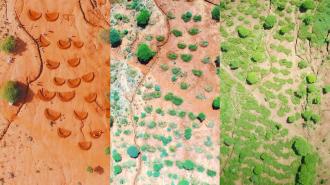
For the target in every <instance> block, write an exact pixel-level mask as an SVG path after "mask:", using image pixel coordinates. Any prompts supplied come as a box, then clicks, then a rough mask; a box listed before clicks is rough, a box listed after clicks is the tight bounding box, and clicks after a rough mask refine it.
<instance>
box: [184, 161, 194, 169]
mask: <svg viewBox="0 0 330 185" xmlns="http://www.w3.org/2000/svg"><path fill="white" fill-rule="evenodd" d="M182 165H183V168H184V169H185V170H189V171H190V170H193V169H194V168H195V163H194V162H193V161H192V160H189V159H187V160H185V161H184V162H183V164H182Z"/></svg>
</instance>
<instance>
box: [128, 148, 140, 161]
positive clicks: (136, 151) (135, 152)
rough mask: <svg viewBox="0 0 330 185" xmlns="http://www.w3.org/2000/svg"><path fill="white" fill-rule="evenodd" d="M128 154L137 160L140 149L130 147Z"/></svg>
mask: <svg viewBox="0 0 330 185" xmlns="http://www.w3.org/2000/svg"><path fill="white" fill-rule="evenodd" d="M127 154H128V155H129V156H130V157H131V158H137V157H138V156H139V155H140V151H139V149H138V148H137V147H136V146H134V145H131V146H130V147H128V149H127Z"/></svg>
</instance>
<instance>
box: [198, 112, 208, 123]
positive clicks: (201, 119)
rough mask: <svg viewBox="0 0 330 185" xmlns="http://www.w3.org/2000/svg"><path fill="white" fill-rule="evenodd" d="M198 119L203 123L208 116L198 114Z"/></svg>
mask: <svg viewBox="0 0 330 185" xmlns="http://www.w3.org/2000/svg"><path fill="white" fill-rule="evenodd" d="M197 119H198V120H199V121H200V122H203V121H204V120H205V119H206V115H205V114H204V113H203V112H201V113H199V114H198V116H197Z"/></svg>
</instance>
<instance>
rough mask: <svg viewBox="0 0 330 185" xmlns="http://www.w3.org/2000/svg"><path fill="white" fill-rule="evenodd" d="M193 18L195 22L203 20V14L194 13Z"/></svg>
mask: <svg viewBox="0 0 330 185" xmlns="http://www.w3.org/2000/svg"><path fill="white" fill-rule="evenodd" d="M193 20H194V22H200V21H202V16H201V15H194V17H193Z"/></svg>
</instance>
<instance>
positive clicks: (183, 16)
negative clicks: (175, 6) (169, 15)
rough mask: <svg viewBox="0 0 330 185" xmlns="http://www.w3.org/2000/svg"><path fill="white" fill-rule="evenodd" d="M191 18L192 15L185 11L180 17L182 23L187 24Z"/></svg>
mask: <svg viewBox="0 0 330 185" xmlns="http://www.w3.org/2000/svg"><path fill="white" fill-rule="evenodd" d="M191 18H192V13H191V12H189V11H187V12H186V13H184V14H182V16H181V19H182V20H183V21H184V22H189V21H190V20H191Z"/></svg>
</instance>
